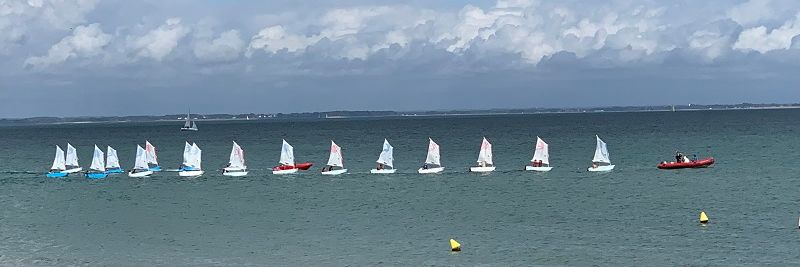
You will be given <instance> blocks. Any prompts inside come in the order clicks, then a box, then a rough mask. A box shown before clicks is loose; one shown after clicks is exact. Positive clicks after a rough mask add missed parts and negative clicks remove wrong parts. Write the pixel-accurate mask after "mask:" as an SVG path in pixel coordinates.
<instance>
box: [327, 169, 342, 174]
mask: <svg viewBox="0 0 800 267" xmlns="http://www.w3.org/2000/svg"><path fill="white" fill-rule="evenodd" d="M346 172H347V169H339V170H332V171H326V172H322V174H323V175H338V174H342V173H346Z"/></svg>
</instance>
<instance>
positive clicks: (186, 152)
mask: <svg viewBox="0 0 800 267" xmlns="http://www.w3.org/2000/svg"><path fill="white" fill-rule="evenodd" d="M191 153H192V145H191V144H189V142H184V145H183V165H184V166H190V165H189V161H191V157H192V155H191Z"/></svg>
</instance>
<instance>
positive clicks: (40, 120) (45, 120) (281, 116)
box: [0, 103, 800, 125]
mask: <svg viewBox="0 0 800 267" xmlns="http://www.w3.org/2000/svg"><path fill="white" fill-rule="evenodd" d="M766 108H800V103H796V104H752V103H741V104H730V105H725V104H716V105H698V104H689V105H675V106H672V105H663V106H612V107H592V108H524V109H484V110H447V111H441V110H440V111H405V112H401V111H344V110H341V111H327V112H301V113H269V114H267V113H261V114H258V113H248V114H191V117H192V119H194V120H198V121H203V120H292V119H306V120H308V119H310V120H313V119H334V118H369V117H392V116H397V117H400V116H457V115H480V114H535V113H584V112H636V111H671V110H676V111H680V110H731V109H766ZM185 117H186V115H185V114H175V115H160V116H111V117H97V116H87V117H66V118H60V117H33V118H24V119H0V125H28V124H58V123H80V122H155V121H179V120H184V119H185Z"/></svg>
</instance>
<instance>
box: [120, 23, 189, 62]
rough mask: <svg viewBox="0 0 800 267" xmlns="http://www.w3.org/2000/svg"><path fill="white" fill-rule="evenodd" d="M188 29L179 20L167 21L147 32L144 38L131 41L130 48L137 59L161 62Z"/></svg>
mask: <svg viewBox="0 0 800 267" xmlns="http://www.w3.org/2000/svg"><path fill="white" fill-rule="evenodd" d="M188 33H189V28H188V27H184V26H183V25H182V24H181V19H180V18H170V19H167V20H166V21H165V22H164V24H163V25H161V26H159V27H158V28H156V29H153V30H152V31H150V32H148V33H147V34H145V35H144V36H141V37H138V38H135V39H134V40H133V41H131V47H132V48H133V49H134V50H135V51H136V55H137V56H138V57H143V58H152V59H155V60H157V61H161V60H162V59H164V57H166V56H167V55H169V54H170V53H172V51H173V50H175V48H176V47H177V46H178V41H180V40H181V39H182V38H183V37H184V36H186V35H187V34H188Z"/></svg>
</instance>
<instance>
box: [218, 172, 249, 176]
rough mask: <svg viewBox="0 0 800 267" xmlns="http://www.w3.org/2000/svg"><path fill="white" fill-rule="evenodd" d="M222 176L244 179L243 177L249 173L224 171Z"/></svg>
mask: <svg viewBox="0 0 800 267" xmlns="http://www.w3.org/2000/svg"><path fill="white" fill-rule="evenodd" d="M222 175H225V176H230V177H242V176H246V175H247V171H235V172H231V171H223V172H222Z"/></svg>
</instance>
